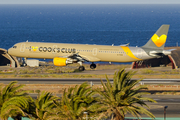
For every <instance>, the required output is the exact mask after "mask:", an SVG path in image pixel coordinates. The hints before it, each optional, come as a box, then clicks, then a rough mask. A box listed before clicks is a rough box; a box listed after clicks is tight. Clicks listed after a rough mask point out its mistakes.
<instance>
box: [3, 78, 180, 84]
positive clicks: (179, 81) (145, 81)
mask: <svg viewBox="0 0 180 120" xmlns="http://www.w3.org/2000/svg"><path fill="white" fill-rule="evenodd" d="M109 80H110V81H111V82H113V79H109ZM132 80H139V79H132ZM11 81H18V83H20V84H81V83H83V82H89V83H90V82H92V83H93V84H101V79H100V78H62V79H61V78H1V79H0V82H1V83H4V84H8V83H9V82H11ZM102 81H103V82H106V79H105V78H103V79H102ZM140 84H168V85H171V84H172V85H180V79H143V80H142V81H141V82H140Z"/></svg>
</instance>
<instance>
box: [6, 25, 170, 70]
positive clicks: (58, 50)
mask: <svg viewBox="0 0 180 120" xmlns="http://www.w3.org/2000/svg"><path fill="white" fill-rule="evenodd" d="M168 30H169V25H165V24H164V25H162V26H161V27H160V28H159V29H158V30H157V31H156V33H155V34H154V35H153V36H152V37H151V38H150V40H149V41H148V42H147V43H146V44H145V45H144V46H142V47H137V46H136V47H130V46H129V44H124V45H119V46H114V45H112V46H108V45H88V44H65V43H43V42H28V41H27V42H21V43H17V44H15V45H14V46H13V47H12V48H10V49H8V53H9V54H10V55H12V56H16V57H23V58H25V60H26V59H27V58H42V59H53V63H54V65H55V66H66V65H68V64H72V63H79V64H80V66H79V70H80V71H84V70H85V67H84V66H83V65H82V63H83V62H92V64H91V65H90V68H91V69H95V68H96V64H95V63H94V62H98V61H103V62H135V61H142V60H147V59H152V58H159V57H162V56H165V55H170V54H171V50H164V46H165V42H166V38H167V34H168Z"/></svg>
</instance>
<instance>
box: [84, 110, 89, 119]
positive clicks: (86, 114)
mask: <svg viewBox="0 0 180 120" xmlns="http://www.w3.org/2000/svg"><path fill="white" fill-rule="evenodd" d="M84 114H86V120H88V112H84Z"/></svg>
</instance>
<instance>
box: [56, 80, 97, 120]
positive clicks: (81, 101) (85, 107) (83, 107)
mask: <svg viewBox="0 0 180 120" xmlns="http://www.w3.org/2000/svg"><path fill="white" fill-rule="evenodd" d="M93 94H94V92H93V91H92V90H91V87H90V86H89V85H88V84H87V83H83V84H81V85H80V86H78V85H76V86H75V88H69V89H68V91H67V92H66V89H65V90H64V92H63V96H62V98H61V100H60V101H59V102H58V101H54V103H55V104H56V106H57V109H58V112H57V115H58V116H59V118H61V119H71V120H81V119H83V116H84V112H88V113H89V114H90V116H91V115H94V113H95V112H94V111H93V108H94V107H95V106H96V103H97V101H96V99H95V98H94V97H92V96H93Z"/></svg>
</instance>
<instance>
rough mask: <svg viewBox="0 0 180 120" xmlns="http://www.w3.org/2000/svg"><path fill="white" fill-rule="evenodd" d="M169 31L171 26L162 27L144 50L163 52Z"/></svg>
mask: <svg viewBox="0 0 180 120" xmlns="http://www.w3.org/2000/svg"><path fill="white" fill-rule="evenodd" d="M168 30H169V25H162V26H161V27H160V28H159V29H158V30H157V31H156V33H155V34H154V35H153V36H152V37H151V38H150V40H149V41H148V42H147V43H146V44H145V45H144V46H142V48H149V49H159V50H163V49H164V45H165V43H166V38H167V34H168Z"/></svg>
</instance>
